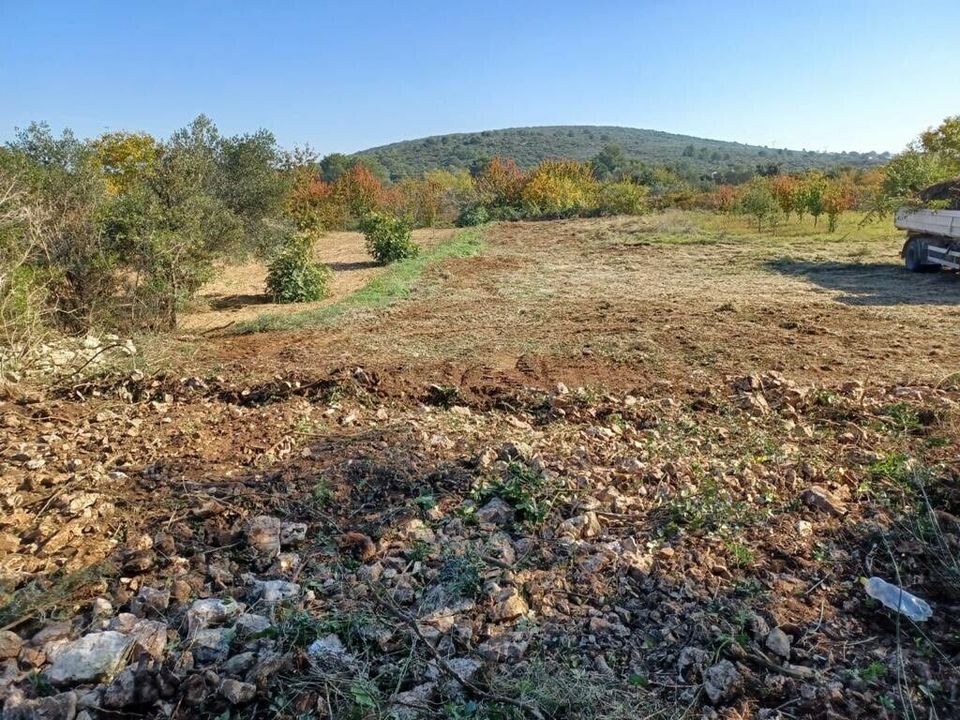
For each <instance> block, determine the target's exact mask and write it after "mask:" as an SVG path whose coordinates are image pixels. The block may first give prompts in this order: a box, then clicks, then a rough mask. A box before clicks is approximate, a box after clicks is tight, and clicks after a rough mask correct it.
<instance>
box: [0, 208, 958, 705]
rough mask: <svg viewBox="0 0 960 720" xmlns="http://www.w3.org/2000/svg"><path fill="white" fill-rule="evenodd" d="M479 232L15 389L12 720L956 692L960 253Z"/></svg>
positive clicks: (861, 234) (692, 233) (792, 236)
mask: <svg viewBox="0 0 960 720" xmlns="http://www.w3.org/2000/svg"><path fill="white" fill-rule="evenodd" d="M482 232H483V240H484V246H483V250H482V252H481V253H480V254H478V255H476V256H474V257H469V258H461V259H455V260H447V261H444V262H442V263H439V264H437V265H434V266H431V267H428V268H427V269H426V271H425V272H424V274H423V275H422V277H420V278H419V279H418V280H417V281H416V284H415V285H414V286H413V287H412V288H411V292H410V294H409V297H407V298H405V299H403V300H401V301H398V302H396V303H394V304H393V305H391V306H390V307H387V308H367V309H364V308H362V307H361V308H351V309H350V311H349V312H345V313H344V314H343V315H342V316H339V317H338V318H337V319H336V321H335V322H333V323H332V324H326V325H324V326H323V327H315V328H306V329H302V330H298V331H292V332H273V333H259V334H249V335H236V334H231V332H232V329H231V328H225V329H222V330H220V331H219V332H213V333H210V334H209V335H207V336H206V337H205V338H203V340H202V341H199V340H198V337H197V334H196V332H195V330H194V329H193V328H199V327H201V326H202V327H208V328H217V327H219V326H220V325H223V324H225V322H226V321H227V320H228V319H232V318H233V317H234V315H230V311H226V310H217V311H215V312H224V313H226V314H225V315H223V316H222V317H217V318H216V319H214V318H212V317H209V318H204V319H203V321H202V323H201V324H198V325H192V326H191V329H190V330H189V331H188V332H186V333H185V334H184V336H183V337H182V338H181V339H180V340H179V341H177V342H179V343H180V344H182V346H183V351H182V352H179V353H176V354H173V355H169V354H168V355H166V356H165V357H166V365H165V366H164V367H160V368H156V369H154V370H152V371H150V372H147V373H144V372H134V373H132V374H131V373H130V372H128V371H125V372H123V373H119V372H117V373H112V374H106V375H102V376H97V377H90V378H87V379H84V380H83V381H75V382H72V383H71V384H70V385H69V386H65V387H56V388H20V387H8V388H5V390H4V394H3V395H2V396H0V419H2V424H0V470H2V472H0V483H2V484H0V497H2V500H0V502H3V504H4V509H5V515H4V517H3V518H2V519H0V579H2V590H3V592H4V598H5V600H4V606H3V608H2V612H0V627H3V629H4V630H3V631H0V695H2V696H3V698H4V699H3V702H4V703H5V705H4V713H5V714H4V717H5V718H6V717H8V716H9V717H35V716H37V715H36V713H40V712H41V711H43V712H47V713H48V714H47V717H70V718H73V717H78V718H79V717H81V716H80V714H79V713H81V712H85V713H87V715H86V717H87V718H91V719H92V718H96V717H117V718H119V717H155V718H161V717H162V718H194V717H203V718H231V719H234V718H384V719H386V718H415V717H422V718H456V719H457V720H461V719H466V718H469V719H471V720H480V719H481V718H489V719H491V720H492V719H501V718H524V717H527V718H570V719H573V718H596V719H598V720H599V718H623V719H624V720H626V719H627V718H638V717H642V718H654V717H656V718H731V719H732V718H798V717H817V718H861V717H863V718H866V717H869V718H899V717H915V718H919V717H924V718H950V717H956V716H957V715H956V711H955V709H954V708H955V707H956V706H957V703H958V702H960V673H958V672H957V666H958V664H960V635H958V634H957V632H956V624H955V620H954V618H956V617H957V613H958V612H960V564H958V561H957V557H958V553H960V520H958V516H960V493H958V491H957V484H956V478H957V476H958V472H960V444H958V439H960V432H958V428H960V424H958V423H960V411H958V402H960V382H958V376H957V374H956V373H957V372H958V370H960V368H958V366H957V358H960V338H958V335H957V333H955V332H953V331H951V330H950V329H949V328H951V327H952V324H953V323H954V322H955V321H956V319H957V313H958V305H957V303H958V302H960V285H958V280H957V277H956V276H954V275H949V274H938V275H926V274H922V275H911V274H908V273H906V272H905V271H904V270H902V268H901V263H900V262H899V258H898V256H897V253H898V251H899V245H900V242H901V240H900V238H899V236H898V234H897V233H895V232H892V231H890V230H888V229H887V228H885V227H883V226H879V225H871V226H864V227H861V226H859V225H858V224H857V223H856V222H855V219H854V218H850V219H848V220H847V221H846V222H845V223H844V225H843V226H842V227H841V228H840V230H839V231H838V232H837V233H834V234H827V233H824V232H821V231H820V230H816V229H814V228H813V226H812V224H811V221H810V220H809V219H807V220H806V221H805V223H804V224H803V225H797V224H796V221H793V223H790V224H788V225H787V226H784V227H782V228H780V229H779V231H778V233H777V234H776V235H770V234H769V233H757V232H755V231H753V230H751V229H750V228H749V227H748V226H747V225H745V224H743V223H741V222H739V221H738V220H736V219H734V218H721V217H715V216H710V215H703V214H698V213H681V212H670V213H664V214H660V215H655V216H650V217H641V218H609V219H584V220H568V221H557V222H546V223H515V224H496V225H492V226H489V227H486V228H484V229H483V230H482ZM437 237H438V238H439V237H440V236H439V235H438V236H437ZM341 239H342V243H343V244H342V246H340V249H339V250H338V251H337V252H339V253H342V255H340V256H339V257H341V258H342V259H341V260H340V261H339V262H342V263H344V267H341V268H339V269H337V270H335V272H336V275H335V282H336V283H337V286H338V287H341V288H343V287H347V286H349V285H350V283H354V282H357V283H359V282H360V280H359V278H358V277H357V275H356V273H360V272H366V271H368V270H369V269H367V268H357V267H354V264H355V263H359V262H361V261H360V260H355V259H351V258H353V257H354V255H351V253H354V252H356V250H357V245H356V239H355V238H353V239H351V238H350V237H349V236H346V235H345V236H343V238H341ZM338 242H339V241H338ZM351 243H352V244H351ZM331 252H332V251H331ZM351 273H354V274H353V275H351ZM246 277H249V276H246ZM236 282H237V283H239V284H235V285H232V286H231V285H229V282H228V281H224V283H223V284H222V285H221V286H219V287H218V289H216V290H215V289H213V288H211V290H210V293H211V294H216V295H217V296H218V297H225V296H228V295H229V296H233V297H238V298H242V297H243V296H244V295H245V294H248V290H249V289H250V288H251V287H254V286H256V283H253V284H251V285H245V284H243V283H245V282H246V280H243V281H240V280H237V281H236ZM236 302H242V301H241V300H237V301H236ZM265 310H270V311H274V310H276V311H283V312H285V311H286V309H279V308H277V309H275V308H264V307H263V306H262V305H254V306H252V307H243V308H241V309H238V310H237V311H236V313H237V314H236V316H242V315H243V313H246V312H248V311H250V312H257V313H259V312H263V311H265ZM198 322H200V321H199V320H198ZM170 358H173V359H170ZM871 576H878V577H882V578H885V579H887V580H890V581H892V582H899V583H901V584H902V585H903V586H904V587H906V588H907V589H908V590H910V591H911V592H915V593H916V594H917V595H919V596H921V597H923V598H924V599H926V600H927V601H929V603H930V605H931V606H932V610H933V615H932V617H931V618H930V619H929V620H928V621H925V622H921V623H913V622H911V621H909V620H907V619H906V618H905V617H903V616H901V615H898V614H897V613H895V612H892V611H891V610H889V609H886V608H884V607H882V606H881V605H880V604H879V603H877V602H876V601H874V600H872V599H871V598H869V597H868V596H867V595H866V593H865V592H864V588H863V586H862V584H861V580H860V578H861V577H863V578H867V577H871ZM204 603H206V604H204ZM224 603H225V604H224ZM236 603H242V604H243V607H244V612H245V614H244V615H239V614H238V613H239V612H240V606H239V605H237V604H236ZM251 627H257V628H259V629H258V630H256V631H255V632H251V631H250V630H249V628H251ZM103 630H109V631H111V632H115V633H119V634H120V635H122V636H124V637H130V638H133V639H132V640H131V641H130V643H131V644H130V645H129V646H127V645H125V646H124V647H125V648H127V649H125V651H124V652H125V653H127V654H125V655H123V657H122V658H119V659H118V664H117V665H116V666H115V667H112V668H111V671H110V672H109V673H107V672H103V673H100V674H98V675H97V676H96V677H93V676H89V674H88V675H87V676H83V677H80V678H73V679H71V680H65V679H64V678H65V672H66V670H65V669H64V664H65V663H66V661H65V660H64V659H63V658H64V657H68V658H69V657H70V652H69V651H70V650H71V649H75V646H73V645H70V644H69V643H73V642H81V641H83V638H87V637H89V636H90V635H91V634H95V633H96V632H99V631H103ZM4 631H5V632H6V634H4ZM78 638H80V640H78ZM130 648H132V650H131V649H130ZM64 707H66V708H68V709H69V708H73V710H72V712H73V713H74V714H73V715H71V714H70V713H69V712H66V711H63V712H61V711H62V710H63V708H64ZM51 708H53V709H52V710H51ZM54 711H56V712H61V714H59V715H57V714H55V713H54ZM15 713H19V714H15ZM28 713H35V714H34V715H30V714H28Z"/></svg>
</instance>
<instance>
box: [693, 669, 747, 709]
mask: <svg viewBox="0 0 960 720" xmlns="http://www.w3.org/2000/svg"><path fill="white" fill-rule="evenodd" d="M742 686H743V676H742V675H741V674H740V671H739V670H737V667H736V665H734V664H733V663H732V662H730V661H729V660H721V661H720V662H718V663H717V664H716V665H713V666H711V667H709V668H707V670H706V672H704V674H703V691H704V692H705V693H706V694H707V698H709V700H710V703H711V704H713V705H719V704H722V703H725V702H729V701H730V700H733V699H734V698H735V697H737V695H738V694H739V693H740V690H741V688H742Z"/></svg>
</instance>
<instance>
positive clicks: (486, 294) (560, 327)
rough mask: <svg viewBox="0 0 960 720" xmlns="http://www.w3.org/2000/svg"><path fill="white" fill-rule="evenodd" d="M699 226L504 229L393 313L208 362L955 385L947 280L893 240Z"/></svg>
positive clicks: (955, 297) (219, 354) (261, 340)
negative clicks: (909, 257)
mask: <svg viewBox="0 0 960 720" xmlns="http://www.w3.org/2000/svg"><path fill="white" fill-rule="evenodd" d="M707 222H714V223H715V222H716V221H712V220H704V218H703V217H701V216H696V215H690V214H683V213H667V214H664V215H659V216H654V217H652V218H632V219H610V220H608V219H599V220H571V221H558V222H547V223H515V224H504V225H500V226H498V227H496V228H495V229H493V230H491V231H489V232H488V234H487V243H488V246H489V249H488V251H487V252H485V253H484V254H483V255H482V256H481V257H478V258H471V259H466V260H463V261H454V262H450V263H447V264H445V265H444V266H443V267H442V268H436V269H434V270H433V272H432V273H431V276H430V278H429V282H427V283H425V287H424V288H422V289H421V290H422V291H421V292H420V294H419V295H418V296H417V297H415V298H414V299H413V300H412V301H411V302H407V303H405V304H404V305H403V307H401V308H398V309H396V310H395V311H393V312H390V313H387V314H382V315H376V316H372V317H366V318H361V319H359V320H357V321H354V322H349V323H345V324H344V325H342V326H341V327H339V328H333V329H332V331H331V329H330V328H324V329H323V331H322V332H310V331H306V332H303V333H301V334H297V335H294V336H292V337H290V336H286V335H285V336H283V337H269V336H257V335H253V336H248V337H241V338H232V339H224V340H223V341H222V342H220V343H217V344H215V345H213V346H212V347H211V348H210V349H211V351H212V357H213V358H216V359H217V360H218V361H230V360H232V359H237V360H238V361H239V362H241V363H245V364H247V365H248V366H249V363H248V361H249V359H250V358H252V357H254V356H255V357H256V358H257V362H256V365H255V367H262V368H269V369H270V370H273V369H277V368H282V367H283V366H284V365H285V364H287V363H290V364H292V365H293V366H295V367H310V368H312V369H316V370H320V369H322V368H324V367H328V368H329V367H336V366H338V365H339V364H341V363H342V361H343V360H345V359H346V358H348V357H349V358H352V359H354V361H356V360H362V364H364V365H368V364H374V365H377V364H381V363H382V364H383V365H384V366H390V365H391V364H404V365H406V364H409V363H415V364H417V365H418V366H421V367H420V369H419V371H420V372H427V373H430V372H433V371H432V370H430V368H431V367H433V366H435V365H440V366H443V367H447V366H449V365H450V364H453V365H455V366H457V367H459V368H462V369H463V371H464V372H469V371H471V369H473V370H476V369H478V368H481V367H482V368H483V371H496V372H504V373H506V374H509V375H513V376H516V377H520V378H523V379H525V380H533V381H537V382H542V383H545V384H547V385H549V383H551V382H556V381H563V382H565V383H567V384H570V385H586V384H592V383H600V384H603V385H608V384H610V383H613V384H614V385H616V386H618V387H622V386H629V385H630V384H631V383H633V382H635V381H637V380H639V379H650V378H661V379H662V378H666V379H670V380H676V381H679V382H682V383H686V382H689V381H695V382H703V381H709V380H715V379H717V378H722V377H723V376H724V375H728V374H731V373H740V374H744V373H748V372H751V371H754V370H756V369H757V368H768V369H775V370H778V371H781V372H785V373H789V374H790V375H791V377H800V378H803V379H808V380H817V381H820V382H831V381H832V382H836V381H844V380H851V379H858V380H875V381H887V382H896V383H912V382H924V383H934V384H935V383H938V382H941V381H943V380H944V379H945V378H948V377H949V376H950V375H951V374H952V373H954V372H957V369H958V368H957V366H956V357H958V352H960V336H958V335H957V334H956V333H953V332H950V331H949V330H948V328H950V327H951V326H952V324H953V323H955V321H956V320H957V318H958V317H960V306H958V303H960V294H957V285H956V283H957V279H956V277H955V276H953V275H949V274H937V275H915V274H910V273H907V272H906V271H904V270H903V269H902V263H901V262H900V260H899V257H898V253H899V249H900V244H901V242H902V240H901V238H900V237H899V234H898V233H896V232H889V231H887V232H878V229H877V228H868V229H867V230H866V231H864V230H861V229H860V228H858V227H857V226H856V225H855V224H853V223H850V224H848V225H847V226H845V227H843V228H841V230H840V231H838V232H837V233H835V234H834V235H828V234H825V233H818V234H816V235H813V234H811V233H810V230H811V228H810V224H809V223H810V221H809V220H808V221H807V224H806V225H805V226H802V228H797V227H793V226H787V227H786V228H783V229H782V230H781V234H780V235H778V236H775V237H773V238H771V237H770V236H769V235H757V234H756V233H751V232H750V231H748V230H746V229H745V227H744V226H743V225H742V224H739V223H737V222H736V221H735V220H729V221H728V224H729V225H730V227H729V229H726V228H723V227H722V226H721V227H720V229H716V228H711V227H709V226H708V227H704V225H705V224H706V223H707Z"/></svg>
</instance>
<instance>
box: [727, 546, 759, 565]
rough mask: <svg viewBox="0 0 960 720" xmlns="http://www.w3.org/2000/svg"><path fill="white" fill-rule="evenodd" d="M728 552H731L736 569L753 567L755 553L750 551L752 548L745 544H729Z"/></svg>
mask: <svg viewBox="0 0 960 720" xmlns="http://www.w3.org/2000/svg"><path fill="white" fill-rule="evenodd" d="M727 550H728V551H729V552H730V556H731V558H732V559H733V564H734V566H735V567H747V566H748V565H753V561H754V557H753V553H752V552H751V551H750V548H748V547H747V546H746V545H744V544H743V543H739V542H729V543H727Z"/></svg>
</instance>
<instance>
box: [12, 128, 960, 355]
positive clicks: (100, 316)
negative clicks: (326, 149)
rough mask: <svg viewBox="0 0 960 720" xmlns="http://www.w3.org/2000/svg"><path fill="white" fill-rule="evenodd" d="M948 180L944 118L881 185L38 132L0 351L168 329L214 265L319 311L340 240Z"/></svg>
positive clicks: (387, 253) (396, 243)
mask: <svg viewBox="0 0 960 720" xmlns="http://www.w3.org/2000/svg"><path fill="white" fill-rule="evenodd" d="M958 173H960V118H948V119H947V120H946V121H944V123H943V124H942V125H941V126H939V127H938V128H935V129H931V130H929V131H927V132H925V133H923V134H922V135H921V136H920V137H919V138H918V140H917V141H916V142H915V143H913V144H912V145H911V146H910V147H909V148H907V150H906V151H905V152H903V153H902V154H900V155H898V156H897V157H895V158H894V159H893V160H892V161H891V162H890V163H888V164H887V165H886V166H884V167H881V168H870V169H856V170H845V171H834V172H829V173H825V172H821V171H808V172H804V173H799V174H798V173H784V172H782V171H781V169H780V166H779V165H777V164H776V163H767V164H762V165H758V166H756V167H755V168H754V170H753V171H752V172H751V173H749V174H745V175H743V176H741V177H735V178H730V177H724V176H720V175H715V174H714V175H709V176H701V177H699V178H697V179H696V180H694V181H691V180H690V178H688V177H684V176H683V175H682V174H680V173H678V172H676V170H674V169H671V168H668V167H664V166H650V165H648V164H645V163H643V162H640V161H638V160H637V159H635V158H630V157H628V156H627V154H626V153H625V152H624V151H623V150H622V149H621V148H619V147H618V146H616V145H608V146H606V147H604V148H603V149H602V150H601V151H600V152H599V153H598V154H597V155H596V156H595V157H594V158H593V159H592V160H590V161H588V162H577V161H574V160H569V159H562V158H561V159H554V160H544V161H541V162H540V163H539V164H537V165H536V166H534V167H532V168H530V169H528V170H522V169H521V168H520V166H518V164H517V163H516V162H515V161H514V160H512V159H510V158H503V157H493V158H491V159H490V160H488V161H485V162H483V163H482V164H479V165H477V166H475V167H472V168H471V169H470V170H466V169H462V170H439V169H438V170H428V171H426V172H424V173H423V174H422V175H421V176H420V177H417V178H403V179H401V180H399V181H397V182H389V181H388V180H387V179H386V173H385V170H384V168H383V167H382V166H378V164H377V163H376V162H375V161H374V160H371V159H370V158H367V157H364V156H346V155H341V154H332V155H327V156H326V157H319V156H317V155H316V154H315V153H313V152H312V151H311V150H310V149H309V148H301V149H294V150H292V151H284V150H283V149H281V148H280V147H279V145H278V144H277V142H276V139H275V138H274V136H273V135H272V134H271V133H270V132H268V131H266V130H259V131H257V132H254V133H250V134H240V135H234V136H224V135H222V134H221V133H220V132H219V131H218V129H217V127H216V126H215V125H214V124H213V122H211V121H210V120H209V119H208V118H206V117H204V116H200V117H198V118H196V119H195V120H194V121H193V122H191V123H190V124H189V125H187V126H186V127H184V128H182V129H181V130H178V131H177V132H175V133H173V134H172V135H171V136H170V137H169V138H166V139H162V140H159V139H156V138H154V137H152V136H150V135H148V134H145V133H132V132H111V133H106V134H103V135H101V136H100V137H97V138H94V139H91V140H80V139H78V138H77V137H75V136H74V135H73V134H72V133H71V132H69V131H65V132H63V133H62V134H60V135H59V136H57V135H55V134H54V133H52V132H51V130H50V129H49V127H47V126H45V125H43V124H34V125H31V126H30V127H28V128H26V129H24V130H21V131H18V133H17V134H16V136H15V138H14V139H13V140H12V141H11V142H9V143H7V144H6V145H5V146H4V147H2V148H0V344H3V345H5V346H7V347H10V346H12V345H16V344H17V343H18V342H22V340H23V338H26V337H28V336H30V334H31V333H33V332H35V331H36V330H37V329H38V328H56V329H57V330H60V331H65V332H69V333H82V332H85V331H87V330H89V329H90V328H94V327H105V328H107V327H109V328H118V329H122V330H130V329H151V330H158V329H166V328H172V327H175V326H176V323H177V317H178V313H179V312H180V310H181V308H182V307H183V306H184V304H185V303H187V302H188V301H189V300H190V299H191V297H192V296H193V295H194V293H195V292H196V291H197V290H198V288H199V287H200V286H201V285H202V284H203V283H204V282H206V281H207V280H209V279H210V278H211V277H212V276H213V274H214V272H215V269H216V267H217V266H218V262H220V261H229V260H236V259H239V258H242V257H245V256H250V255H255V256H257V257H260V258H262V259H263V260H264V261H265V262H267V263H269V264H270V269H271V273H270V279H269V281H270V283H271V284H270V286H269V288H268V290H269V292H270V293H271V294H272V295H273V296H274V298H275V299H277V300H280V301H286V300H304V299H315V298H316V297H321V296H322V295H323V293H324V292H325V282H326V278H327V277H328V275H329V273H328V272H326V269H325V268H323V267H322V266H319V265H318V264H316V263H315V262H314V261H313V246H314V243H315V241H316V239H317V238H318V237H320V235H321V234H322V233H323V232H324V231H328V230H333V229H346V228H357V229H360V230H362V231H364V233H365V234H366V236H367V241H368V247H369V248H370V251H371V254H372V255H373V256H374V257H375V258H376V259H378V260H380V261H383V262H390V261H394V260H398V259H402V258H404V257H409V256H410V255H412V254H414V253H415V252H416V245H415V244H414V243H412V241H411V239H410V230H411V229H412V228H414V227H425V226H431V225H436V224H457V225H461V226H465V225H475V224H479V223H483V222H487V221H491V220H519V219H541V218H562V217H571V216H577V215H612V214H636V213H642V212H646V211H649V210H656V209H660V208H665V207H680V208H701V209H706V210H712V211H718V212H740V213H743V214H745V215H748V216H750V217H752V218H753V219H754V220H755V221H756V223H757V227H758V229H760V230H762V229H763V228H764V227H767V228H771V227H775V226H776V224H777V223H779V222H782V221H784V220H786V219H789V218H790V217H795V218H798V219H801V220H802V219H803V218H804V217H806V216H809V217H811V218H813V222H814V224H815V225H819V223H820V222H821V218H826V229H827V230H828V231H832V230H833V229H834V228H835V227H836V223H837V219H838V218H839V217H840V215H841V214H842V213H843V212H846V211H847V210H851V209H859V210H862V211H865V212H867V213H869V214H880V213H883V212H887V211H889V210H891V209H892V208H893V207H895V206H896V205H897V204H898V203H902V202H905V201H909V199H910V198H911V197H915V196H916V193H917V191H919V190H920V189H922V188H923V187H925V186H926V185H929V184H930V183H932V182H935V181H937V180H941V179H943V178H947V177H951V176H953V175H957V174H958Z"/></svg>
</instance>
